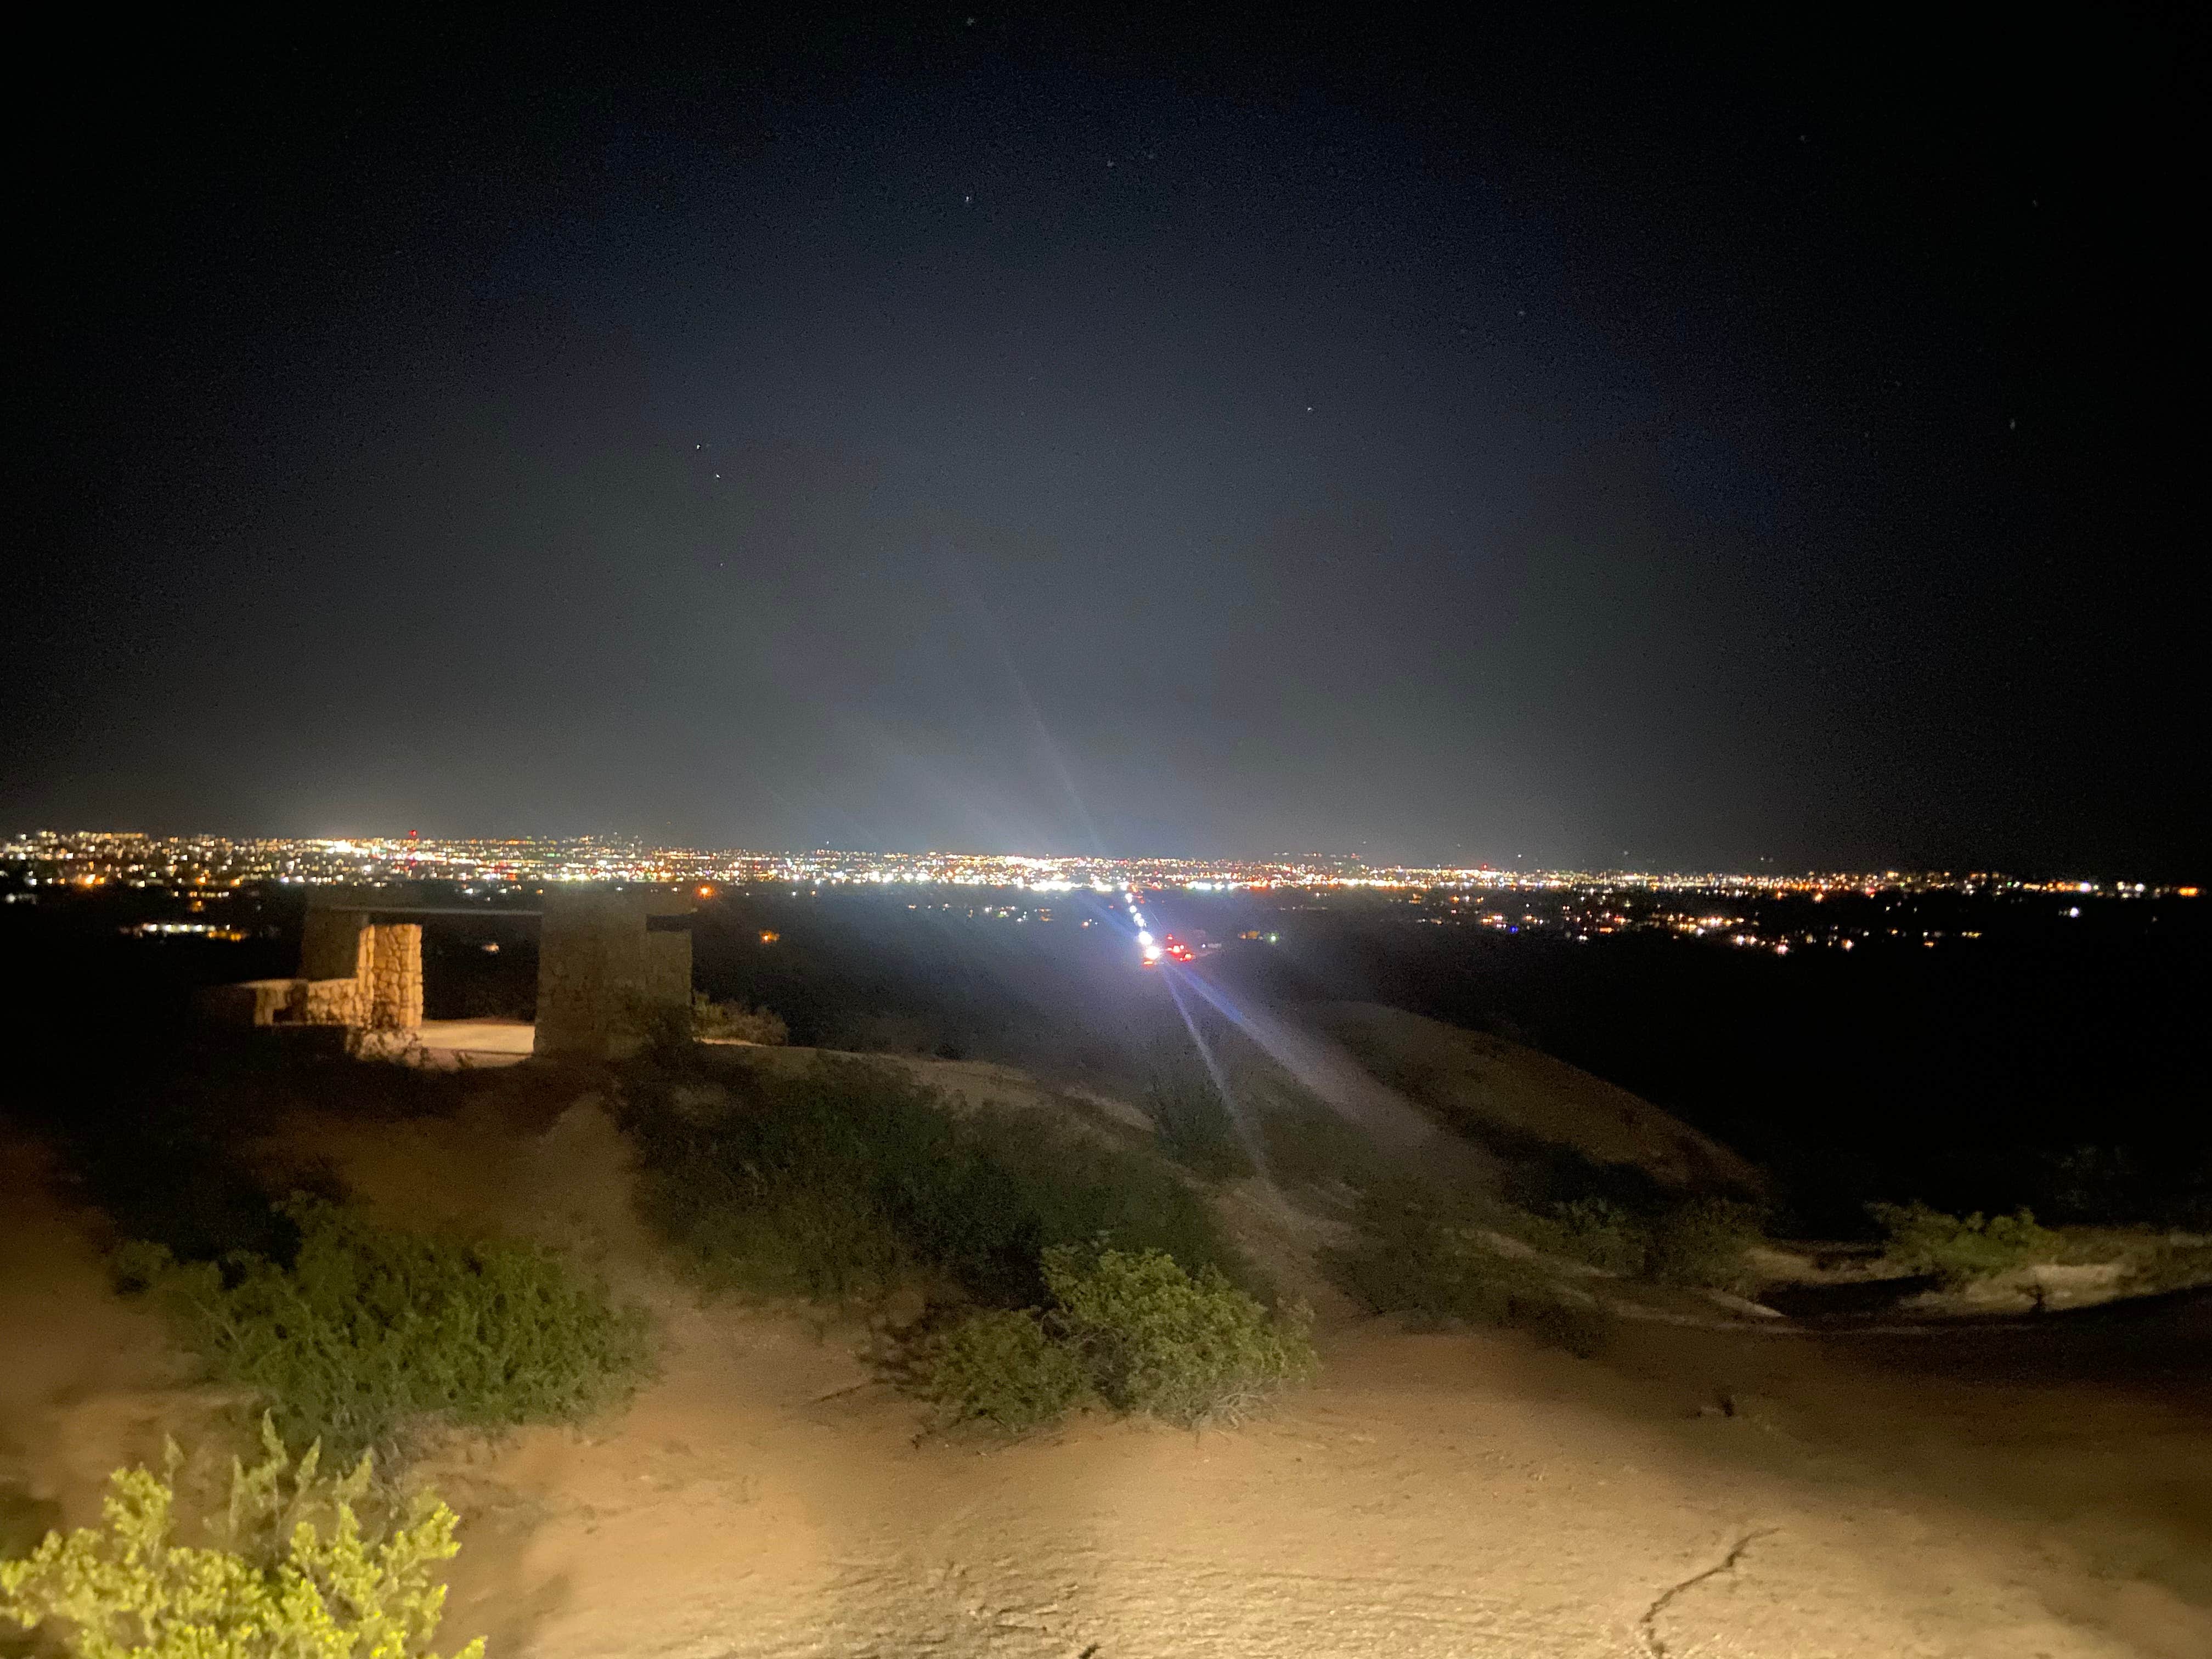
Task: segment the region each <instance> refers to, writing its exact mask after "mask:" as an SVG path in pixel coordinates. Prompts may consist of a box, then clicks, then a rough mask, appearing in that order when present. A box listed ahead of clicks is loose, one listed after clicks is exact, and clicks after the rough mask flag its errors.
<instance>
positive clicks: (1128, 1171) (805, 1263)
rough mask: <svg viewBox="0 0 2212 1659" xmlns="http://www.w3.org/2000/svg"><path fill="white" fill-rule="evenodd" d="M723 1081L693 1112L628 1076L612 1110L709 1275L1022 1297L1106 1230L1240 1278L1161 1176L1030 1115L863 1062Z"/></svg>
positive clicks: (655, 1207) (830, 1290)
mask: <svg viewBox="0 0 2212 1659" xmlns="http://www.w3.org/2000/svg"><path fill="white" fill-rule="evenodd" d="M731 1082H732V1091H733V1097H732V1098H731V1099H730V1100H729V1101H728V1102H727V1103H726V1104H719V1105H714V1106H711V1107H699V1106H696V1105H690V1106H687V1105H685V1104H684V1103H682V1097H681V1095H680V1093H679V1092H678V1091H669V1090H665V1089H661V1088H659V1086H658V1085H657V1084H656V1082H655V1080H654V1079H651V1078H642V1077H641V1078H634V1079H632V1086H631V1087H630V1088H629V1090H628V1091H627V1092H626V1095H625V1100H624V1105H623V1118H624V1122H625V1126H626V1127H628V1128H629V1132H630V1133H631V1135H632V1136H633V1138H634V1139H635V1142H636V1144H637V1146H638V1150H639V1159H638V1162H639V1172H640V1182H639V1188H638V1195H639V1203H640V1205H641V1208H642V1210H643V1212H644V1213H645V1215H646V1216H647V1218H648V1219H649V1220H650V1221H651V1222H652V1223H653V1225H654V1226H655V1227H656V1228H657V1229H658V1230H659V1231H660V1232H661V1233H662V1234H663V1235H664V1236H665V1237H667V1238H669V1239H670V1241H671V1243H675V1244H677V1245H678V1247H679V1248H680V1249H683V1250H684V1253H685V1254H686V1255H688V1256H689V1257H690V1259H691V1261H692V1262H693V1263H694V1264H695V1265H696V1267H697V1268H698V1270H699V1272H700V1273H701V1274H702V1277H704V1278H705V1279H707V1280H708V1283H709V1284H713V1285H725V1286H728V1287H732V1288H736V1289H741V1290H746V1291H753V1292H755V1293H757V1294H763V1295H776V1296H799V1297H809V1298H811V1299H816V1300H823V1301H845V1300H851V1299H855V1298H864V1297H872V1296H876V1295H879V1294H881V1293H883V1292H884V1291H888V1290H890V1288H891V1287H893V1286H894V1285H897V1284H899V1283H901V1282H902V1281H903V1280H905V1279H908V1278H911V1277H914V1276H917V1275H931V1276H936V1277H939V1278H942V1279H949V1280H951V1282H952V1284H954V1285H957V1287H958V1288H959V1289H960V1290H961V1291H963V1293H964V1294H965V1295H967V1296H968V1297H971V1298H973V1299H974V1300H975V1301H978V1302H981V1303H983V1304H987V1305H990V1306H996V1307H1003V1308H1020V1307H1029V1306H1034V1305H1036V1304H1040V1303H1041V1302H1042V1300H1043V1299H1044V1297H1045V1293H1046V1287H1045V1285H1044V1282H1043V1279H1042V1270H1041V1267H1040V1266H1039V1262H1040V1258H1041V1256H1042V1252H1043V1251H1044V1250H1046V1249H1049V1248H1050V1247H1051V1246H1053V1245H1054V1244H1057V1243H1075V1242H1079V1241H1082V1240H1087V1239H1091V1238H1096V1237H1102V1236H1103V1237H1105V1238H1106V1239H1107V1240H1108V1241H1109V1242H1110V1243H1114V1244H1115V1245H1119V1246H1123V1247H1126V1248H1132V1249H1145V1248H1157V1249H1165V1250H1169V1251H1170V1252H1172V1253H1174V1254H1175V1255H1177V1256H1178V1257H1180V1258H1181V1259H1182V1260H1184V1261H1191V1262H1193V1263H1195V1264H1200V1265H1206V1264H1211V1265H1214V1266H1217V1267H1221V1268H1223V1269H1224V1270H1225V1271H1226V1272H1229V1273H1231V1275H1232V1276H1241V1277H1249V1268H1248V1267H1244V1266H1243V1264H1242V1262H1241V1261H1240V1260H1239V1259H1238V1257H1237V1255H1236V1252H1235V1251H1234V1250H1233V1249H1231V1247H1230V1245H1229V1244H1228V1243H1226V1241H1225V1239H1224V1238H1223V1237H1222V1235H1221V1232H1220V1230H1219V1228H1218V1225H1217V1224H1216V1223H1215V1221H1214V1219H1213V1218H1212V1212H1211V1211H1210V1210H1209V1209H1208V1208H1207V1206H1206V1201H1205V1200H1204V1198H1203V1197H1202V1196H1201V1195H1200V1194H1198V1193H1196V1192H1194V1191H1193V1190H1192V1189H1191V1188H1190V1187H1189V1186H1188V1184H1187V1182H1184V1181H1183V1180H1182V1179H1180V1178H1178V1177H1177V1176H1176V1174H1175V1172H1174V1171H1173V1170H1170V1169H1169V1168H1168V1167H1167V1166H1165V1165H1164V1164H1162V1163H1161V1162H1160V1161H1159V1160H1158V1158H1150V1157H1147V1156H1146V1155H1144V1154H1142V1153H1140V1152H1131V1151H1127V1150H1124V1149H1121V1148H1119V1147H1115V1146H1108V1145H1106V1144H1104V1143H1103V1142H1100V1141H1098V1140H1097V1139H1094V1138H1092V1137H1089V1136H1085V1135H1082V1134H1079V1133H1075V1132H1073V1131H1072V1130H1070V1129H1068V1128H1066V1127H1064V1126H1061V1125H1059V1124H1055V1123H1054V1122H1052V1121H1050V1120H1049V1119H1048V1118H1045V1117H1043V1116H1042V1115H1039V1114H1035V1113H1018V1112H1013V1111H1008V1110H1004V1109H982V1110H980V1111H975V1112H965V1113H963V1112H957V1111H955V1110H953V1109H951V1107H949V1106H948V1104H947V1103H945V1101H944V1100H943V1099H942V1098H941V1097H939V1096H938V1095H936V1094H935V1093H934V1092H933V1091H930V1090H928V1089H927V1088H925V1087H923V1086H922V1085H920V1084H918V1083H916V1082H915V1081H914V1080H913V1079H910V1078H908V1077H906V1076H905V1075H903V1074H902V1073H899V1072H897V1071H896V1070H893V1069H892V1068H890V1067H888V1066H878V1065H871V1064H869V1063H866V1062H865V1061H860V1060H821V1061H817V1063H816V1064H814V1065H813V1066H810V1067H808V1068H807V1069H806V1070H805V1071H804V1072H801V1073H796V1074H793V1075H768V1074H764V1073H757V1072H750V1071H748V1072H746V1073H743V1074H740V1075H738V1076H737V1077H735V1078H733V1079H732V1080H731Z"/></svg>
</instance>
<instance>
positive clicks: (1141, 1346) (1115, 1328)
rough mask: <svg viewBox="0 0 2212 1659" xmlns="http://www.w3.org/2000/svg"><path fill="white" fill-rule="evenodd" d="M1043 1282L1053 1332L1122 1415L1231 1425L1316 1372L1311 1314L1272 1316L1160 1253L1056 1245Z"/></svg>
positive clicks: (1224, 1283)
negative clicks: (1050, 1307)
mask: <svg viewBox="0 0 2212 1659" xmlns="http://www.w3.org/2000/svg"><path fill="white" fill-rule="evenodd" d="M1044 1276H1045V1282H1046V1283H1047V1284H1048V1285H1049V1286H1050V1287H1051V1289H1052V1294H1053V1299H1054V1302H1055V1304H1057V1305H1056V1307H1055V1308H1054V1310H1053V1314H1052V1322H1053V1324H1054V1328H1055V1329H1056V1331H1057V1333H1058V1334H1060V1337H1061V1338H1062V1340H1065V1341H1066V1342H1067V1343H1068V1344H1069V1345H1070V1346H1073V1348H1074V1349H1075V1350H1076V1352H1078V1353H1079V1354H1080V1355H1081V1356H1082V1358H1083V1361H1084V1366H1085V1370H1087V1371H1088V1372H1089V1373H1090V1376H1091V1380H1092V1383H1093V1385H1094V1386H1095V1387H1096V1388H1097V1391H1098V1393H1099V1395H1100V1396H1101V1397H1102V1398H1103V1399H1104V1400H1105V1401H1106V1402H1107V1403H1108V1404H1109V1405H1110V1406H1113V1407H1115V1408H1116V1409H1117V1410H1121V1411H1126V1412H1138V1413H1143V1414H1144V1415H1146V1416H1148V1417H1158V1418H1160V1419H1164V1420H1165V1421H1167V1422H1170V1423H1178V1424H1182V1425H1186V1426H1192V1427H1194V1426H1196V1425H1200V1424H1204V1423H1220V1422H1235V1421H1237V1419H1240V1418H1243V1417H1245V1416H1247V1415H1249V1413H1250V1412H1251V1411H1252V1409H1253V1408H1254V1407H1255V1406H1256V1405H1257V1404H1258V1403H1259V1402H1260V1401H1261V1399H1262V1398H1263V1397H1264V1396H1265V1395H1267V1394H1268V1393H1269V1392H1271V1391H1272V1390H1273V1389H1277V1388H1279V1387H1280V1386H1281V1385H1282V1384H1284V1383H1291V1382H1296V1381H1297V1380H1299V1379H1301V1378H1303V1377H1305V1376H1310V1375H1311V1374H1312V1371H1313V1369H1314V1363H1315V1362H1314V1352H1313V1341H1312V1339H1311V1336H1310V1327H1311V1323H1312V1321H1311V1318H1310V1316H1309V1315H1308V1314H1307V1313H1306V1312H1305V1310H1304V1309H1302V1308H1291V1309H1288V1310H1282V1311H1279V1312H1277V1313H1272V1314H1271V1313H1270V1312H1269V1311H1268V1310H1267V1309H1266V1308H1264V1307H1262V1306H1261V1304H1259V1302H1257V1301H1256V1300H1255V1299H1254V1298H1253V1297H1250V1296H1249V1295H1247V1294H1246V1293H1245V1292H1244V1291H1240V1290H1238V1289H1237V1287H1236V1286H1235V1285H1231V1283H1230V1282H1229V1281H1228V1280H1227V1279H1225V1278H1223V1277H1222V1275H1221V1274H1220V1273H1219V1272H1218V1271H1217V1270H1215V1269H1213V1268H1211V1267H1203V1268H1200V1270H1199V1271H1198V1273H1195V1274H1192V1273H1186V1272H1185V1271H1184V1270H1183V1267H1182V1264H1181V1263H1179V1262H1177V1261H1176V1259H1175V1258H1174V1257H1173V1256H1171V1255H1167V1254H1166V1253H1165V1252H1164V1251H1161V1250H1144V1251H1138V1252H1130V1251H1124V1250H1101V1251H1097V1252H1091V1251H1087V1250H1085V1249H1081V1248H1079V1247H1078V1246H1074V1245H1057V1246H1055V1247H1054V1248H1053V1249H1049V1250H1048V1251H1046V1252H1045V1256H1044Z"/></svg>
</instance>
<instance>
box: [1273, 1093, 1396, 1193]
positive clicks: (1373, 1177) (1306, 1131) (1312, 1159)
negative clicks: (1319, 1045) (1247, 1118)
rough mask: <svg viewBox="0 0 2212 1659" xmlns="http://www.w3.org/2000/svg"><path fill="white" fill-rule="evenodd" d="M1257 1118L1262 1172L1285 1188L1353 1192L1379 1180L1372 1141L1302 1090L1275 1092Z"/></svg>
mask: <svg viewBox="0 0 2212 1659" xmlns="http://www.w3.org/2000/svg"><path fill="white" fill-rule="evenodd" d="M1272 1092H1273V1099H1271V1100H1270V1101H1269V1103H1267V1105H1266V1106H1265V1107H1263V1109H1261V1111H1260V1113H1259V1114H1258V1118H1259V1125H1260V1144H1261V1146H1262V1147H1263V1148H1264V1149H1265V1151H1266V1152H1267V1173H1268V1174H1269V1175H1271V1176H1273V1177H1274V1178H1275V1180H1277V1181H1278V1182H1282V1183H1284V1184H1285V1185H1286V1186H1304V1187H1319V1188H1328V1187H1330V1186H1332V1185H1333V1184H1334V1183H1335V1182H1343V1183H1344V1184H1345V1185H1346V1186H1348V1187H1351V1188H1353V1189H1355V1190H1358V1189H1361V1188H1366V1187H1370V1186H1372V1185H1373V1184H1374V1183H1375V1182H1376V1181H1378V1180H1380V1179H1381V1178H1382V1176H1383V1157H1382V1155H1381V1153H1380V1152H1377V1150H1376V1145H1375V1141H1374V1139H1373V1137H1371V1136H1370V1135H1368V1134H1367V1133H1364V1131H1362V1130H1361V1129H1360V1127H1358V1125H1357V1124H1355V1123H1353V1122H1352V1121H1349V1120H1348V1119H1346V1118H1345V1117H1344V1116H1343V1115H1340V1113H1338V1112H1336V1111H1334V1110H1333V1109H1330V1108H1329V1107H1328V1106H1327V1105H1324V1104H1323V1103H1322V1102H1321V1101H1319V1100H1316V1099H1315V1098H1314V1097H1311V1096H1310V1095H1307V1094H1305V1093H1304V1091H1288V1090H1283V1089H1277V1090H1275V1091H1272Z"/></svg>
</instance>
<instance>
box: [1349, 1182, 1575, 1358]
mask: <svg viewBox="0 0 2212 1659" xmlns="http://www.w3.org/2000/svg"><path fill="white" fill-rule="evenodd" d="M1358 1225H1359V1237H1358V1242H1357V1243H1355V1244H1353V1245H1352V1246H1351V1247H1350V1248H1348V1249H1340V1250H1334V1251H1330V1252H1327V1253H1325V1254H1324V1255H1323V1257H1322V1265H1323V1266H1324V1267H1327V1268H1328V1269H1329V1271H1330V1272H1331V1273H1332V1275H1333V1276H1334V1278H1335V1279H1336V1280H1337V1282H1338V1283H1339V1284H1340V1285H1342V1286H1343V1287H1344V1288H1345V1289H1346V1291H1349V1292H1350V1293H1351V1294H1352V1296H1353V1297H1356V1298H1357V1299H1358V1301H1360V1302H1361V1303H1363V1304H1364V1305H1365V1306H1366V1307H1368V1308H1369V1309H1370V1310H1372V1311H1374V1312H1376V1313H1395V1314H1403V1315H1406V1316H1409V1317H1410V1318H1412V1319H1413V1321H1415V1322H1419V1323H1423V1324H1438V1323H1447V1322H1467V1323H1469V1324H1476V1325H1504V1326H1510V1327H1512V1328H1516V1329H1520V1330H1526V1331H1528V1332H1530V1333H1532V1334H1534V1335H1535V1336H1537V1337H1538V1338H1539V1339H1540V1340H1543V1341H1546V1342H1549V1343H1552V1344H1553V1345H1555V1346H1559V1347H1564V1348H1566V1349H1568V1350H1569V1351H1571V1352H1574V1353H1576V1354H1577V1355H1581V1356H1583V1357H1584V1358H1587V1357H1588V1356H1589V1355H1590V1354H1592V1353H1595V1352H1597V1350H1598V1349H1599V1348H1600V1347H1601V1346H1602V1345H1603V1343H1604V1340H1605V1338H1606V1334H1607V1328H1608V1327H1607V1320H1606V1316H1605V1315H1604V1313H1603V1312H1602V1310H1600V1309H1598V1308H1597V1307H1595V1305H1593V1304H1590V1303H1589V1302H1588V1301H1587V1299H1585V1298H1582V1297H1577V1295H1576V1294H1575V1293H1574V1292H1572V1291H1567V1290H1565V1289H1563V1288H1562V1287H1561V1286H1560V1285H1558V1284H1556V1283H1555V1282H1554V1281H1553V1279H1552V1278H1551V1277H1550V1276H1549V1275H1548V1274H1547V1273H1545V1271H1544V1269H1543V1268H1542V1267H1541V1266H1540V1265H1539V1264H1538V1263H1537V1262H1536V1261H1533V1260H1531V1259H1529V1258H1528V1256H1526V1255H1520V1254H1516V1253H1514V1251H1513V1250H1512V1247H1511V1246H1510V1243H1509V1244H1505V1245H1504V1246H1503V1247H1501V1244H1500V1242H1499V1237H1498V1235H1500V1234H1504V1235H1505V1236H1506V1237H1509V1238H1510V1237H1512V1236H1513V1235H1515V1234H1516V1233H1518V1232H1534V1233H1538V1234H1543V1233H1544V1232H1545V1230H1546V1229H1547V1228H1548V1229H1551V1230H1552V1235H1551V1236H1550V1237H1549V1240H1548V1242H1550V1243H1556V1233H1557V1230H1558V1224H1556V1223H1553V1222H1550V1221H1547V1220H1544V1219H1541V1218H1537V1217H1534V1216H1528V1215H1526V1214H1523V1213H1522V1212H1515V1211H1509V1210H1507V1209H1505V1208H1504V1206H1496V1205H1492V1204H1488V1203H1485V1202H1481V1201H1477V1200H1467V1199H1464V1198H1460V1197H1456V1196H1455V1195H1452V1194H1445V1193H1442V1192H1439V1191H1437V1190H1436V1189H1434V1188H1429V1187H1425V1186H1423V1185H1421V1184H1419V1183H1416V1182H1398V1183H1383V1184H1380V1185H1378V1186H1376V1187H1374V1188H1370V1189H1369V1190H1368V1191H1367V1192H1366V1193H1365V1194H1363V1195H1362V1198H1361V1202H1360V1207H1359V1213H1358ZM1536 1248H1538V1249H1542V1248H1547V1243H1537V1244H1536Z"/></svg>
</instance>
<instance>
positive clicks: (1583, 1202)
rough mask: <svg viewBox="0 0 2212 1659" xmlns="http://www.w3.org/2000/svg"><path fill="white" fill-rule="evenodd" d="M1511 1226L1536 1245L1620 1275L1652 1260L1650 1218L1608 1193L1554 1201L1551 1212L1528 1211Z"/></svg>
mask: <svg viewBox="0 0 2212 1659" xmlns="http://www.w3.org/2000/svg"><path fill="white" fill-rule="evenodd" d="M1510 1231H1512V1232H1513V1233H1514V1234H1515V1236H1516V1237H1520V1238H1522V1239H1524V1240H1525V1241H1527V1242H1528V1243H1530V1244H1532V1245H1534V1246H1535V1247H1536V1248H1537V1249H1541V1250H1548V1251H1550V1252H1552V1253H1553V1255H1564V1256H1567V1257H1570V1258H1571V1259H1572V1260H1574V1261H1581V1262H1586V1263H1588V1264H1589V1266H1590V1267H1596V1268H1598V1269H1600V1270H1601V1271H1602V1272H1605V1273H1618V1274H1620V1276H1622V1277H1623V1278H1633V1277H1635V1276H1636V1275H1637V1274H1639V1273H1643V1272H1644V1269H1645V1268H1646V1267H1648V1266H1650V1258H1651V1229H1650V1224H1649V1223H1647V1222H1646V1221H1644V1219H1643V1218H1640V1217H1638V1216H1637V1215H1636V1214H1634V1213H1633V1212H1631V1211H1629V1210H1627V1209H1625V1208H1623V1207H1622V1206H1620V1205H1618V1204H1615V1203H1613V1201H1612V1200H1609V1199H1603V1198H1577V1199H1573V1200H1569V1201H1568V1202H1566V1203H1564V1204H1555V1205H1553V1206H1552V1211H1551V1213H1550V1214H1549V1215H1547V1216H1530V1217H1529V1218H1528V1220H1527V1222H1526V1223H1525V1224H1524V1225H1522V1226H1520V1227H1517V1228H1512V1229H1510Z"/></svg>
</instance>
